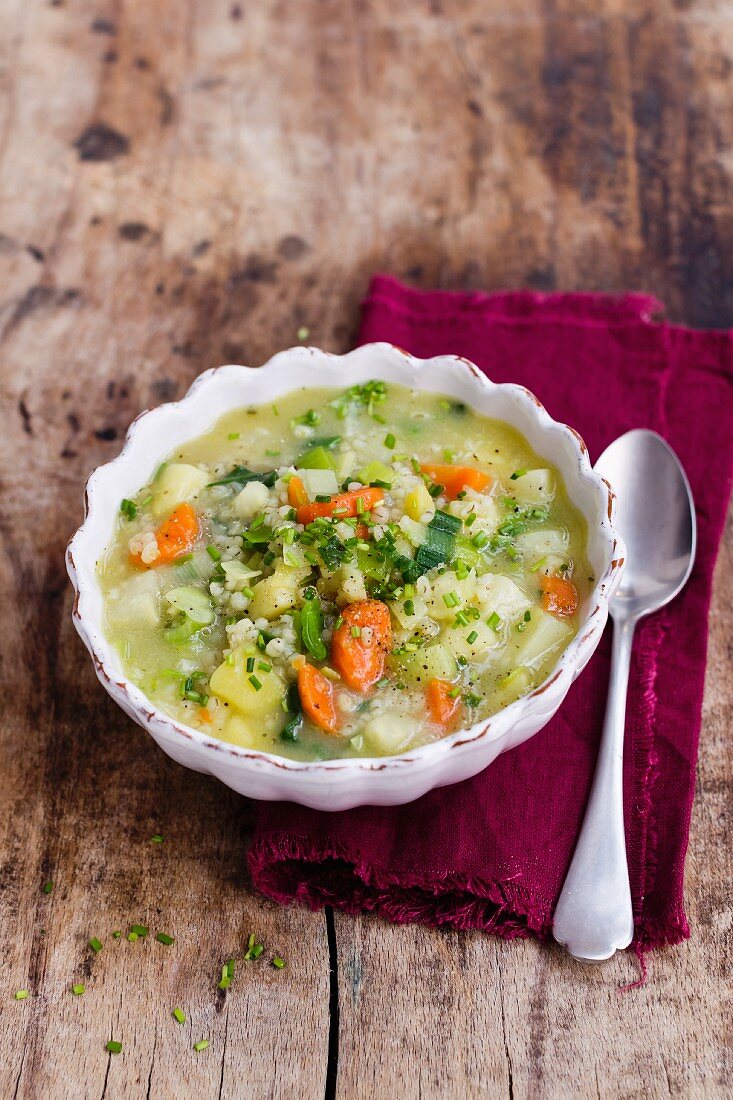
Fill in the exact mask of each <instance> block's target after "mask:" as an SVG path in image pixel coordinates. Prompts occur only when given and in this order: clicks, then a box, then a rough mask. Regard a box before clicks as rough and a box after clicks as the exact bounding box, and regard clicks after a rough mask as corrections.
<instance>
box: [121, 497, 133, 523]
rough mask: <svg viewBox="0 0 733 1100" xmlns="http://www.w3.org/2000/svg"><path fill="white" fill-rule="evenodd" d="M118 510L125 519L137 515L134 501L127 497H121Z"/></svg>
mask: <svg viewBox="0 0 733 1100" xmlns="http://www.w3.org/2000/svg"><path fill="white" fill-rule="evenodd" d="M120 511H121V512H122V515H123V516H124V517H125V519H134V518H135V516H136V515H137V505H136V504H135V502H134V501H132V500H128V499H127V497H123V498H122V500H121V501H120Z"/></svg>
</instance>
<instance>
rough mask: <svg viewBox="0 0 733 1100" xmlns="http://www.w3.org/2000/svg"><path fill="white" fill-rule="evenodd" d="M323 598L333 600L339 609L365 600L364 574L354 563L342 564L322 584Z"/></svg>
mask: <svg viewBox="0 0 733 1100" xmlns="http://www.w3.org/2000/svg"><path fill="white" fill-rule="evenodd" d="M321 590H322V592H323V595H324V596H329V597H330V598H331V599H333V600H335V601H336V602H337V604H338V605H339V607H343V606H344V605H345V604H347V603H357V602H358V601H359V600H365V599H366V598H367V590H366V583H365V581H364V574H363V573H362V571H361V569H359V567H358V565H357V564H356V563H355V562H344V564H343V565H340V566H339V567H338V569H335V570H334V571H333V573H331V575H330V576H329V577H328V578H327V579H326V580H324V581H323V582H322V584H321Z"/></svg>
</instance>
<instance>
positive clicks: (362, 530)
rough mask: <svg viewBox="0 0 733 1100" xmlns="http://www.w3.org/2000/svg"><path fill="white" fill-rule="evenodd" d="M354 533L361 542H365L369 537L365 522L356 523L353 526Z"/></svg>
mask: <svg viewBox="0 0 733 1100" xmlns="http://www.w3.org/2000/svg"><path fill="white" fill-rule="evenodd" d="M354 534H355V535H356V537H357V538H358V539H361V541H362V542H366V540H367V539H368V538H369V528H368V527H367V525H366V523H357V525H356V527H355V528H354Z"/></svg>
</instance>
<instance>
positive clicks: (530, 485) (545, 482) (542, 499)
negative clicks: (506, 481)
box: [510, 470, 555, 504]
mask: <svg viewBox="0 0 733 1100" xmlns="http://www.w3.org/2000/svg"><path fill="white" fill-rule="evenodd" d="M510 484H511V489H510V491H511V494H512V496H513V497H515V498H516V500H518V501H520V502H521V503H522V504H549V503H550V501H551V500H553V499H554V496H555V474H554V473H553V471H552V470H527V473H526V474H522V475H521V477H518V478H516V479H515V480H514V481H512V482H511V483H510Z"/></svg>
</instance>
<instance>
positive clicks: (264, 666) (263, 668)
mask: <svg viewBox="0 0 733 1100" xmlns="http://www.w3.org/2000/svg"><path fill="white" fill-rule="evenodd" d="M257 668H258V670H259V671H260V672H272V665H268V663H267V661H258V662H257Z"/></svg>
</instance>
